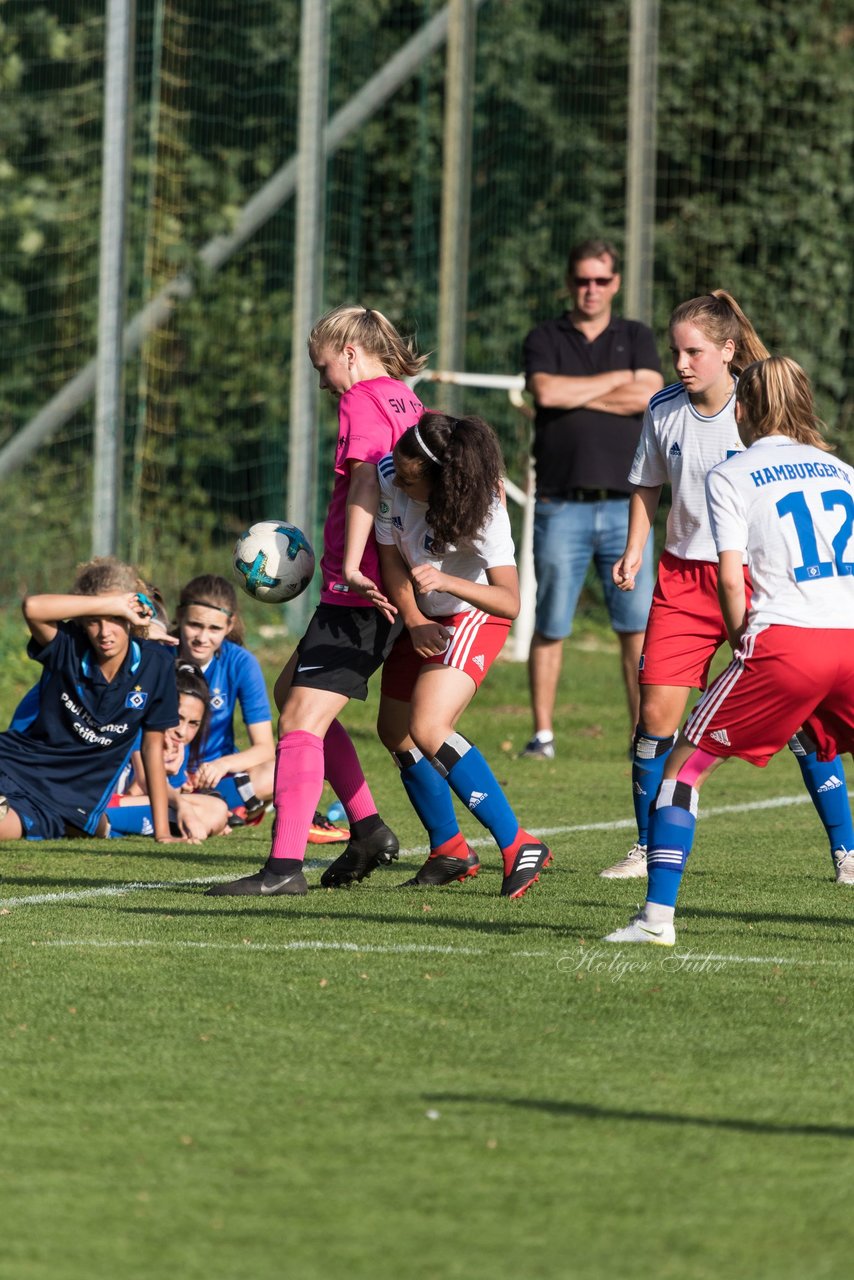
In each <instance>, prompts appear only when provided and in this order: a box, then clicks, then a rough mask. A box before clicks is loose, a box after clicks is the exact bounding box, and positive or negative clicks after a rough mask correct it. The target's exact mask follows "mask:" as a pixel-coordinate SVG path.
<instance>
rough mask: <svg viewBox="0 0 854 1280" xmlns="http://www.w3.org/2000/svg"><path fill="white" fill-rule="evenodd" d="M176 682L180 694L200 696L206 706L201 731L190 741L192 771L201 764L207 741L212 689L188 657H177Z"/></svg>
mask: <svg viewBox="0 0 854 1280" xmlns="http://www.w3.org/2000/svg"><path fill="white" fill-rule="evenodd" d="M175 684H176V686H177V689H178V694H179V696H180V695H181V694H182V693H185V694H186V695H187V696H188V697H190V698H198V700H199V702H201V704H202V706H203V707H204V710H203V712H202V721H201V724H200V725H199V731H198V733H197V734H196V736H195V738H194V739H193V741H192V742H191V743H190V752H189V756H188V759H187V764H188V767H189V769H190V772H191V773H192V772H194V771H195V770H196V769H197V768H198V766H199V762H200V760H201V758H202V753H203V751H204V749H205V743H206V742H207V737H208V729H209V728H210V720H211V691H210V688H209V686H208V682H207V680H206V679H205V677H204V672H203V671H202V669H201V667H200V666H198V665H197V664H196V663H195V662H190V661H189V660H188V659H187V658H177V659H176V660H175Z"/></svg>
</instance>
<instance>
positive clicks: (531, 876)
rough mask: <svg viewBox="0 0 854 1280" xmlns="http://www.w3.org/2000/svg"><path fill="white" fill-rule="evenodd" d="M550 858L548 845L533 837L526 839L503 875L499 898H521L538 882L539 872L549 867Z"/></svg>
mask: <svg viewBox="0 0 854 1280" xmlns="http://www.w3.org/2000/svg"><path fill="white" fill-rule="evenodd" d="M552 857H553V855H552V851H551V849H550V848H549V847H548V845H545V844H543V843H542V842H541V841H539V840H535V839H534V838H533V836H529V837H527V839H525V840H524V841H523V842H522V843H521V844H520V845H519V847H518V849H517V850H516V856H515V857H514V859H513V865H512V866H511V868H510V870H509V871H508V872H506V873H505V876H504V883H503V884H502V886H501V897H502V898H521V897H522V895H523V894H525V893H527V892H528V890H529V889H530V887H531V885H532V884H534V882H535V881H537V880H539V878H540V872H541V871H542V870H543V868H544V867H547V866H548V865H549V863H550V862H551V861H552Z"/></svg>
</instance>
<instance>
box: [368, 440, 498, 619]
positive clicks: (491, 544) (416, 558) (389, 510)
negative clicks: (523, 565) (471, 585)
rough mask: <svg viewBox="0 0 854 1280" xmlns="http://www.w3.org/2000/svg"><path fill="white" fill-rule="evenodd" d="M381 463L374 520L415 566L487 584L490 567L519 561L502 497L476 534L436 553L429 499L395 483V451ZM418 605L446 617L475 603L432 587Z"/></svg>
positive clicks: (383, 537)
mask: <svg viewBox="0 0 854 1280" xmlns="http://www.w3.org/2000/svg"><path fill="white" fill-rule="evenodd" d="M377 469H378V471H379V477H380V504H379V509H378V511H377V518H376V523H375V529H376V535H377V542H379V543H380V544H381V545H384V546H394V547H397V549H398V551H399V552H400V554H401V556H402V557H403V559H404V560H405V561H406V563H407V564H408V565H409V567H410V568H411V569H412V568H414V567H415V566H416V565H418V564H431V565H433V567H434V568H436V569H439V570H440V571H441V572H442V573H449V574H451V575H452V576H453V577H454V578H465V579H466V580H467V581H468V582H478V583H483V584H486V583H487V582H488V581H489V579H488V578H487V576H486V571H487V569H497V568H499V567H500V566H502V565H511V564H515V548H514V546H513V537H512V535H511V533H510V518H509V516H508V515H507V511H506V510H505V508H504V506H503V505H502V504H501V503H500V502H499V501H498V499H496V500H495V502H494V503H493V505H492V509H491V511H490V513H489V517H488V519H487V522H486V525H485V526H484V528H483V529H481V531H480V533H479V534H478V536H477V537H476V538H474V539H472V541H471V542H465V543H463V544H462V545H461V546H459V547H449V548H448V549H447V550H446V551H444V552H443V553H442V554H441V555H436V554H434V553H433V551H432V547H433V534H432V531H431V529H430V526H429V525H428V524H427V503H426V502H416V501H415V499H414V498H409V497H407V496H406V494H405V493H404V492H403V491H402V490H401V489H397V488H395V485H394V462H393V460H392V456H391V454H390V453H387V454H386V456H385V457H384V458H381V459H380V461H379V463H378V464H377ZM418 607H419V609H420V610H421V612H422V613H424V614H426V615H427V617H429V618H442V617H446V616H447V615H449V614H452V613H468V612H469V610H471V609H473V608H474V605H471V604H468V603H467V602H466V601H465V600H460V599H458V597H457V596H452V595H449V594H448V593H447V592H445V591H428V592H427V593H426V594H425V595H423V596H419V597H418Z"/></svg>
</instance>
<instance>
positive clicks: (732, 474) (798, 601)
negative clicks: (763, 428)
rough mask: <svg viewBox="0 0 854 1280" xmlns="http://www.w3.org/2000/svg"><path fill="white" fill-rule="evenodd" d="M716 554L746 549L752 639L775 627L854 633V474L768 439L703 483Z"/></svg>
mask: <svg viewBox="0 0 854 1280" xmlns="http://www.w3.org/2000/svg"><path fill="white" fill-rule="evenodd" d="M706 493H707V496H708V503H709V516H710V518H711V524H712V529H713V532H714V536H715V543H716V545H717V549H718V551H742V550H745V549H746V551H747V563H748V567H749V569H750V577H751V581H752V582H753V597H752V600H751V605H750V615H749V619H748V627H747V631H748V634H751V635H755V634H756V633H757V632H758V631H762V630H764V628H765V627H767V626H769V625H771V624H773V623H777V624H780V625H783V626H789V627H831V628H835V627H841V628H849V627H850V628H852V629H854V469H852V468H851V467H849V466H847V465H846V463H844V462H840V461H839V459H838V458H834V457H832V456H831V455H829V454H827V453H823V452H822V450H821V449H814V448H812V447H811V446H810V445H805V444H797V443H796V442H795V441H794V440H791V439H789V437H788V436H767V437H766V438H765V439H763V440H757V441H756V443H755V444H752V445H751V446H750V448H749V449H747V450H746V451H745V452H744V453H740V454H739V455H738V456H737V457H734V458H729V459H727V461H726V462H722V463H721V464H720V465H719V466H717V467H715V468H714V470H713V471H711V472H710V473H709V475H708V477H707V480H706Z"/></svg>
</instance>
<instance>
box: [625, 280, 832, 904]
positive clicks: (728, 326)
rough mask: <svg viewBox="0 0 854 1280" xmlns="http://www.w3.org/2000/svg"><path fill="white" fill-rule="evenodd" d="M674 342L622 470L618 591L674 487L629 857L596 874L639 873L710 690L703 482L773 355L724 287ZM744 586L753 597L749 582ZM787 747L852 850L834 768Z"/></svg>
mask: <svg viewBox="0 0 854 1280" xmlns="http://www.w3.org/2000/svg"><path fill="white" fill-rule="evenodd" d="M670 347H671V351H672V353H673V364H674V368H675V369H676V373H677V374H678V377H679V382H677V383H674V384H673V385H672V386H669V387H665V389H664V390H663V391H660V392H659V393H658V394H657V395H655V396H653V398H652V400H651V401H650V403H649V406H648V408H647V411H646V414H645V415H644V424H643V428H642V431H641V438H640V443H639V445H638V449H637V453H636V454H635V460H634V462H633V464H632V470H631V472H630V474H629V479H630V480H631V481H632V483H633V484H634V485H635V486H636V487H635V492H634V493H633V494H632V497H631V500H630V510H629V536H628V540H627V543H626V550H625V552H624V554H623V556H622V557H621V559H620V560H618V561H617V563H616V564H615V565H614V571H613V576H614V582H615V583H616V584H617V586H618V587H620V588H621V589H622V590H624V591H630V590H632V588H633V586H634V580H635V575H636V573H637V571H638V567H639V564H640V561H641V557H642V554H643V548H644V545H645V542H646V539H647V537H648V535H649V530H650V527H651V525H652V520H653V517H654V515H655V511H656V508H657V506H658V502H659V498H660V495H661V489H662V485H663V484H665V483H667V484H669V485H670V486H671V490H672V506H671V509H670V513H669V515H668V519H667V539H666V543H665V549H664V553H663V554H662V557H661V563H660V565H659V569H658V580H657V582H656V587H655V591H654V593H653V601H652V608H651V610H650V614H649V621H648V622H647V628H646V635H645V636H644V643H643V653H642V656H641V667H640V672H639V682H640V719H639V722H638V727H637V731H636V733H635V736H634V740H633V744H632V745H633V760H632V793H633V801H634V806H635V816H636V818H637V823H638V838H637V842H636V844H635V845H634V846H633V847H632V848H631V849H630V850H629V852H628V854H627V856H626V857H625V858H622V859H621V860H620V861H619V862H617V863H616V864H615V865H614V866H611V867H607V868H606V869H605V870H604V871H603V872H601V874H602V875H603V876H605V877H606V878H609V879H626V878H631V877H635V876H645V875H646V870H647V836H648V826H649V813H650V806H651V805H652V803H653V801H654V799H655V795H656V792H657V791H658V788H659V786H660V784H661V779H662V777H663V775H664V768H665V764H666V762H667V756H668V753H669V752H670V750H671V749H672V747H673V743H674V741H675V735H676V732H677V730H678V728H679V724H680V721H681V719H682V715H683V713H684V711H685V707H686V704H687V702H688V696H689V694H690V692H691V690H692V689H705V687H706V684H707V683H708V676H709V667H710V665H711V662H712V658H713V657H714V655H715V653H716V652H717V650H718V649H719V648H720V647H721V645H723V644H724V643H725V642H726V638H727V636H726V628H725V626H724V622H723V618H722V616H721V610H720V604H719V602H718V565H717V554H716V549H715V543H714V538H713V536H712V530H711V527H710V525H709V516H708V512H707V509H706V498H705V487H704V486H705V478H706V475H707V474H708V473H709V471H710V470H711V469H712V467H714V466H716V465H717V464H718V463H719V462H721V461H722V460H723V459H724V458H727V457H729V456H730V455H731V454H733V453H737V452H740V451H741V447H742V446H741V441H740V440H739V438H738V431H737V428H736V422H735V387H736V376H737V375H738V373H739V372H740V370H741V369H742V368H744V367H745V366H746V365H747V364H749V363H750V362H751V361H754V360H760V359H764V358H765V357H766V356H767V355H768V352H767V350H766V348H765V347H764V345H763V344H762V342H761V340H760V338H759V336H758V334H757V333H756V330H755V329H754V328H753V325H752V324H751V323H750V321H749V320H748V318H747V317H746V316H745V314H744V312H743V311H742V310H741V308H740V307H739V306H738V303H737V302H736V301H735V299H734V298H733V297H732V296H731V295H730V294H728V293H726V292H725V291H724V290H723V289H717V290H715V292H714V293H710V294H705V295H703V296H701V297H699V298H692V299H691V300H690V301H688V302H683V303H681V305H680V306H678V307H677V308H676V310H675V311H674V312H673V314H672V316H671V317H670ZM745 559H746V557H745ZM746 573H747V571H746V569H745V574H746ZM746 582H747V587H748V590H749V578H747V579H746ZM790 746H791V750H792V752H793V753H794V755H795V756H796V758H797V760H798V764H799V766H800V769H801V774H802V776H803V778H804V782H805V784H806V786H807V790H808V791H809V793H810V796H811V797H812V800H813V803H814V804H815V807H816V809H817V811H818V813H819V816H820V818H821V820H822V822H823V824H824V827H825V830H826V832H827V836H828V841H829V844H830V849H831V852H833V851H835V850H838V849H840V848H846V849H850V848H852V847H854V827H852V823H851V814H850V809H849V807H848V802H847V797H846V788H845V786H844V773H843V771H842V766H841V763H840V762H839V761H833V762H832V763H829V764H826V763H824V762H822V761H820V760H818V759H817V757H816V754H815V744H814V743H812V742H811V741H810V740H809V738H808V737H807V736H806V735H804V734H798V735H795V736H794V737H793V739H792V742H791V744H790Z"/></svg>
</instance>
